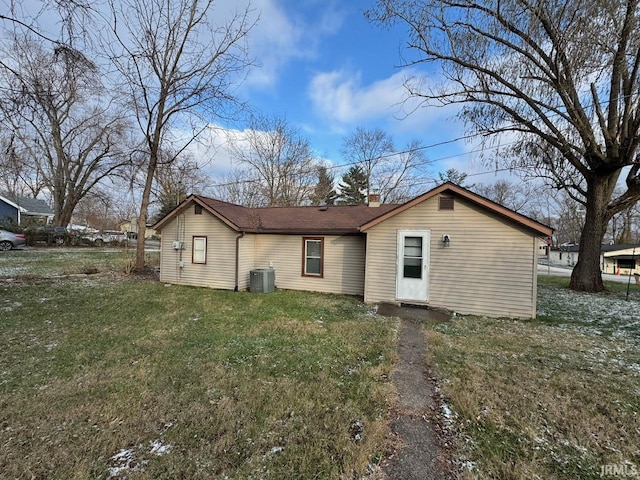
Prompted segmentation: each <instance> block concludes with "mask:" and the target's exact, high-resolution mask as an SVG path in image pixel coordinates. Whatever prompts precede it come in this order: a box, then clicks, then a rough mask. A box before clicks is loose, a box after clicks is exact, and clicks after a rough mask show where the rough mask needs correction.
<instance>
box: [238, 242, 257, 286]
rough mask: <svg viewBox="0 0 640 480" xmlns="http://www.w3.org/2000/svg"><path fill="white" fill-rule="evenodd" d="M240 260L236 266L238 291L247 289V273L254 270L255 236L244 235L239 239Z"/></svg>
mask: <svg viewBox="0 0 640 480" xmlns="http://www.w3.org/2000/svg"><path fill="white" fill-rule="evenodd" d="M239 247H240V259H239V264H238V272H239V273H238V289H239V290H248V289H249V272H250V271H251V270H253V269H254V268H256V266H255V251H256V235H254V234H246V235H245V236H244V237H242V238H241V239H240V245H239Z"/></svg>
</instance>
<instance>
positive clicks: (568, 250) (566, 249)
mask: <svg viewBox="0 0 640 480" xmlns="http://www.w3.org/2000/svg"><path fill="white" fill-rule="evenodd" d="M579 250H580V245H575V244H571V245H561V246H559V247H551V251H550V252H549V263H550V264H551V265H557V266H559V267H573V266H575V264H576V263H578V251H579Z"/></svg>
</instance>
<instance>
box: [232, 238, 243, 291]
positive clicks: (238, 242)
mask: <svg viewBox="0 0 640 480" xmlns="http://www.w3.org/2000/svg"><path fill="white" fill-rule="evenodd" d="M243 237H244V232H240V233H239V234H238V235H236V279H235V280H236V282H235V283H236V286H235V288H234V289H233V291H234V292H237V291H238V290H239V288H238V283H239V281H238V280H239V278H240V272H239V270H240V239H241V238H243Z"/></svg>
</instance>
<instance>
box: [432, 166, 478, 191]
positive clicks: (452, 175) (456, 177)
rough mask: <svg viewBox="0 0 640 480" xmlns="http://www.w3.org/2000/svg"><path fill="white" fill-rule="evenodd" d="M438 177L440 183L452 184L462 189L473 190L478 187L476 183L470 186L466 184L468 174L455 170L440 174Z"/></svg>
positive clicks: (450, 169)
mask: <svg viewBox="0 0 640 480" xmlns="http://www.w3.org/2000/svg"><path fill="white" fill-rule="evenodd" d="M438 176H439V177H440V183H444V182H452V183H455V184H456V185H459V186H460V187H462V188H466V189H469V190H473V188H474V187H475V186H476V184H475V183H473V184H471V185H468V184H466V183H465V182H466V181H467V176H468V174H467V173H465V172H461V171H459V170H457V169H455V168H449V169H448V170H447V171H446V172H444V173H442V172H439V173H438Z"/></svg>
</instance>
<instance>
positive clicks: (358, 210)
mask: <svg viewBox="0 0 640 480" xmlns="http://www.w3.org/2000/svg"><path fill="white" fill-rule="evenodd" d="M191 202H195V203H197V204H200V205H202V207H203V208H205V209H206V210H207V211H208V212H209V213H211V214H212V215H214V216H215V217H217V218H218V219H220V220H221V221H222V222H224V223H225V224H226V225H227V226H229V228H231V229H233V230H236V231H240V232H251V233H287V234H303V235H304V234H308V235H316V234H336V235H345V234H356V233H360V225H363V224H365V223H367V222H369V221H371V220H373V219H374V218H376V217H377V216H379V215H383V214H385V213H387V212H389V211H390V210H392V209H393V208H395V207H397V205H380V206H379V207H369V206H367V205H329V206H327V207H258V208H249V207H243V206H241V205H235V204H233V203H227V202H223V201H221V200H216V199H214V198H208V197H202V196H199V195H192V196H190V197H189V198H187V199H186V200H185V201H184V202H183V203H182V204H181V205H180V206H179V207H178V208H176V210H174V211H173V212H171V213H170V214H168V215H167V216H166V217H164V218H163V219H162V220H160V221H159V222H158V224H157V225H156V226H155V228H157V229H158V228H162V225H163V224H164V223H166V221H167V220H169V219H170V218H172V217H173V215H174V213H177V212H178V211H180V210H183V209H184V208H186V207H187V206H188V205H189V204H190V203H191Z"/></svg>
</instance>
